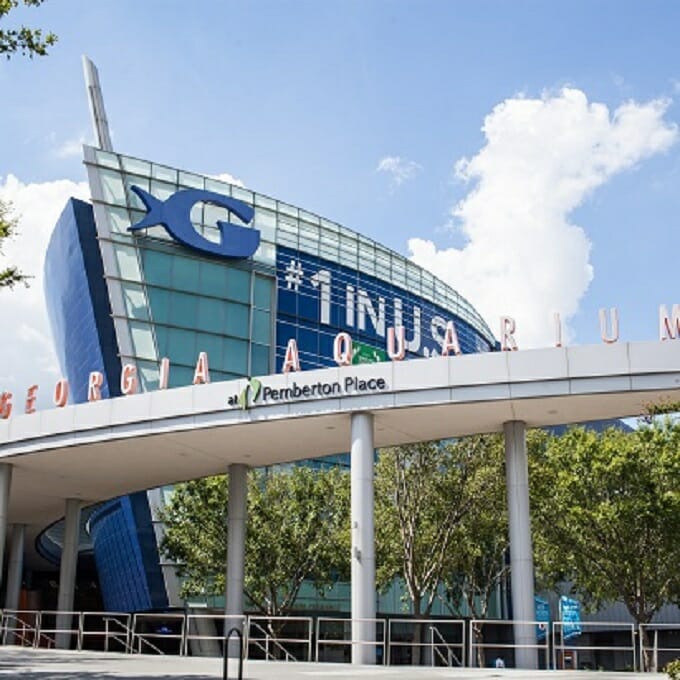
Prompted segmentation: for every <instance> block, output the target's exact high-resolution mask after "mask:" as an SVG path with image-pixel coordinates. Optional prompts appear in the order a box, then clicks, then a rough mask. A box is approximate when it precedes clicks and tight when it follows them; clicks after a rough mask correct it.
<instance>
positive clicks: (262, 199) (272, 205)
mask: <svg viewBox="0 0 680 680" xmlns="http://www.w3.org/2000/svg"><path fill="white" fill-rule="evenodd" d="M255 205H261V206H262V207H263V208H269V209H270V210H276V201H275V200H274V199H273V198H268V197H267V196H263V195H262V194H255Z"/></svg>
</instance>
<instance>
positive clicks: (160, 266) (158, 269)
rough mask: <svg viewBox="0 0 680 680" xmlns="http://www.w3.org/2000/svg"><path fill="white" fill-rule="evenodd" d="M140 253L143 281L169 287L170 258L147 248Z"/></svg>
mask: <svg viewBox="0 0 680 680" xmlns="http://www.w3.org/2000/svg"><path fill="white" fill-rule="evenodd" d="M140 252H141V253H142V263H143V265H144V279H145V281H146V282H147V283H150V284H154V283H155V284H158V285H159V286H170V285H171V281H172V277H171V273H172V269H171V267H172V256H171V255H169V254H167V253H162V252H160V251H158V250H148V249H147V248H142V249H141V250H140Z"/></svg>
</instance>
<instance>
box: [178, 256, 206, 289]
mask: <svg viewBox="0 0 680 680" xmlns="http://www.w3.org/2000/svg"><path fill="white" fill-rule="evenodd" d="M198 271H199V261H198V260H195V259H193V258H192V257H183V256H181V255H174V256H173V258H172V287H173V288H178V289H180V290H191V291H193V290H196V289H197V288H198Z"/></svg>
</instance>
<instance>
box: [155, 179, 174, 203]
mask: <svg viewBox="0 0 680 680" xmlns="http://www.w3.org/2000/svg"><path fill="white" fill-rule="evenodd" d="M176 191H177V185H176V184H169V183H168V182H161V181H159V180H157V179H152V180H151V195H152V196H154V197H155V198H157V199H158V200H160V201H165V200H166V199H168V198H170V196H172V195H173V194H174V193H175V192H176Z"/></svg>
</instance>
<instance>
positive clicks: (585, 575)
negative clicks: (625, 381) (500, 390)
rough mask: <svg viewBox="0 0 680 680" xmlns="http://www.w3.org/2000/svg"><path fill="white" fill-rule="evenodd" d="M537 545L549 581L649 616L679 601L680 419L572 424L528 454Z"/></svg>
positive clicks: (587, 600) (592, 603) (640, 618)
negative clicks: (624, 425) (626, 426)
mask: <svg viewBox="0 0 680 680" xmlns="http://www.w3.org/2000/svg"><path fill="white" fill-rule="evenodd" d="M530 461H531V465H530V473H531V490H532V510H533V522H532V526H533V531H534V551H535V563H536V568H537V572H538V574H539V576H540V577H541V580H542V581H543V583H544V584H545V585H552V586H553V587H555V588H557V587H558V584H559V583H562V584H564V583H565V582H566V583H573V589H574V590H575V591H576V593H577V594H578V595H580V597H581V598H582V599H583V601H584V604H585V605H586V606H589V607H591V608H597V607H600V606H602V605H603V604H605V603H607V602H611V601H615V600H620V601H622V602H623V603H624V604H625V605H626V607H627V609H628V611H629V612H630V615H631V616H632V617H633V619H634V620H635V622H636V623H638V624H640V623H649V622H650V621H651V619H652V617H653V616H654V614H655V613H656V612H657V611H658V610H659V609H660V608H661V607H662V606H663V605H664V604H665V603H669V602H675V603H677V602H679V601H680V571H679V570H678V568H677V565H678V564H679V563H680V426H678V425H676V424H673V423H672V422H671V421H670V420H666V421H663V422H661V423H659V422H654V423H652V424H651V425H649V426H644V427H641V428H640V429H638V430H636V431H633V432H625V431H622V430H620V429H614V428H612V429H608V430H606V431H604V432H602V433H597V432H595V431H593V430H585V429H583V428H575V429H571V430H568V431H567V432H566V433H565V434H564V435H563V436H561V437H555V438H550V439H548V440H547V443H546V445H545V446H543V447H535V448H534V449H533V450H532V451H531V456H530Z"/></svg>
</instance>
